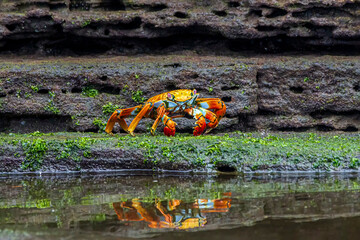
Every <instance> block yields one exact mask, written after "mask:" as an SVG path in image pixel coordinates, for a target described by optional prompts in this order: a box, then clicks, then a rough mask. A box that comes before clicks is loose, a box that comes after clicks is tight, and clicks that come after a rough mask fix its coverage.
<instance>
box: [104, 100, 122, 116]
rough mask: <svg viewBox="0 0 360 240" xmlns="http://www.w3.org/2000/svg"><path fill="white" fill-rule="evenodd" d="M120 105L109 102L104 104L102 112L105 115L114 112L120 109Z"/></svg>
mask: <svg viewBox="0 0 360 240" xmlns="http://www.w3.org/2000/svg"><path fill="white" fill-rule="evenodd" d="M119 108H120V106H119V105H116V104H113V103H112V102H109V103H107V104H105V105H103V106H102V112H103V115H104V116H108V115H110V114H112V113H113V112H114V111H115V110H116V109H119Z"/></svg>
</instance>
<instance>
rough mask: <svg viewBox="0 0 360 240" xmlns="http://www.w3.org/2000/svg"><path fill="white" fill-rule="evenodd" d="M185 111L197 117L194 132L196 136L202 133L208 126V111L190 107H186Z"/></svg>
mask: <svg viewBox="0 0 360 240" xmlns="http://www.w3.org/2000/svg"><path fill="white" fill-rule="evenodd" d="M185 112H186V113H187V114H189V115H191V116H193V117H194V118H195V119H197V121H196V123H195V124H196V125H195V127H194V132H193V134H194V136H199V135H201V134H202V133H203V132H204V130H205V128H206V121H205V115H206V112H204V111H202V110H201V109H199V108H188V109H185Z"/></svg>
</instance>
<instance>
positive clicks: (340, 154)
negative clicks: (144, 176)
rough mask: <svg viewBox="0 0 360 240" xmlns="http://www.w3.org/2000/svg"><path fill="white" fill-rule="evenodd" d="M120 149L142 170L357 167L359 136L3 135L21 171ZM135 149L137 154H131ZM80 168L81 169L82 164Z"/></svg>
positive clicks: (1, 148)
mask: <svg viewBox="0 0 360 240" xmlns="http://www.w3.org/2000/svg"><path fill="white" fill-rule="evenodd" d="M117 151H122V152H126V153H128V156H127V159H129V157H130V159H132V158H134V160H137V164H138V162H139V161H141V162H142V164H143V168H148V169H153V170H158V169H163V170H166V169H171V170H176V166H178V165H179V164H180V165H181V166H182V167H181V170H184V166H186V167H185V170H199V171H204V170H205V171H212V170H220V171H229V172H233V171H256V170H257V171H261V170H270V171H274V170H276V171H284V170H285V171H286V170H288V171H289V170H290V171H292V170H300V171H301V170H304V171H308V170H315V171H316V170H319V171H322V170H324V171H332V170H335V171H342V170H358V168H359V166H360V135H359V134H343V133H342V134H334V133H332V134H316V133H291V134H267V135H266V136H264V135H261V134H259V133H241V132H234V133H230V134H223V135H207V136H200V137H193V136H192V135H190V134H177V135H176V137H166V136H163V135H160V134H159V135H157V136H151V135H148V134H141V135H140V134H139V135H138V136H136V137H131V136H128V135H115V136H109V135H106V134H101V133H98V134H95V133H49V134H44V133H40V132H34V133H31V134H1V135H0V157H1V158H3V159H5V158H7V159H9V158H14V159H18V160H21V161H22V162H21V170H26V171H36V170H41V169H42V166H43V164H44V162H46V161H48V160H49V159H52V160H54V158H55V160H56V162H57V163H60V164H61V162H62V161H65V160H66V162H67V163H68V162H69V161H70V162H71V161H73V162H76V163H81V161H83V160H84V159H88V160H93V161H96V160H98V159H105V160H106V158H107V157H108V156H107V155H106V153H107V152H115V153H116V152H117ZM135 152H136V153H138V154H133V155H132V154H131V153H135ZM112 158H114V156H112ZM121 158H124V155H121V156H120V155H119V157H118V160H119V161H121ZM139 158H140V159H139ZM115 159H117V157H116V156H115ZM64 164H65V162H64ZM170 166H171V167H170ZM174 166H175V167H174ZM0 167H1V162H0ZM127 168H129V167H127ZM130 168H131V165H130ZM137 168H139V167H137ZM174 168H175V169H174ZM120 169H121V167H120ZM76 170H81V164H78V166H77V169H76Z"/></svg>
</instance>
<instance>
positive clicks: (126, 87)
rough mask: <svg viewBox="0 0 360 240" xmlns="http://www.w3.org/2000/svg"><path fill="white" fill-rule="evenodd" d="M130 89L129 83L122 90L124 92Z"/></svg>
mask: <svg viewBox="0 0 360 240" xmlns="http://www.w3.org/2000/svg"><path fill="white" fill-rule="evenodd" d="M128 89H129V85H127V84H125V86H124V87H123V89H122V90H121V91H122V92H123V93H126V92H127V90H128Z"/></svg>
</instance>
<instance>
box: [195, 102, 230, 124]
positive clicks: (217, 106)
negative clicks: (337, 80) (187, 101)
mask: <svg viewBox="0 0 360 240" xmlns="http://www.w3.org/2000/svg"><path fill="white" fill-rule="evenodd" d="M197 102H198V103H197V105H198V106H199V107H201V108H205V109H208V110H214V113H215V114H216V116H217V118H218V121H220V120H221V118H223V117H224V115H225V112H226V106H225V103H224V102H223V101H221V100H220V99H219V98H199V99H198V100H197Z"/></svg>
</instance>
